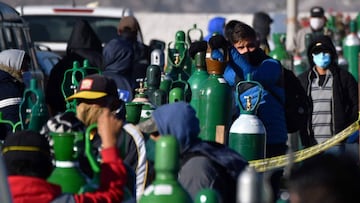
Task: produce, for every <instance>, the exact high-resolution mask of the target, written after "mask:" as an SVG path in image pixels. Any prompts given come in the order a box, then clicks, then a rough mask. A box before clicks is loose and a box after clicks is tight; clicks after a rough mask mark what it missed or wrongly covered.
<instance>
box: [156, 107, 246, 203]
mask: <svg viewBox="0 0 360 203" xmlns="http://www.w3.org/2000/svg"><path fill="white" fill-rule="evenodd" d="M152 117H153V119H154V121H155V123H156V126H157V128H158V131H159V133H160V135H172V136H175V137H176V139H177V141H178V142H179V146H180V163H181V164H180V165H181V166H180V171H179V182H180V183H181V184H182V185H183V186H184V188H186V189H187V191H188V192H189V193H190V195H191V196H192V197H193V198H194V197H195V195H196V194H197V193H198V192H199V191H200V190H201V189H203V188H212V189H216V190H217V191H218V192H219V193H220V195H221V196H222V198H223V202H228V203H233V202H235V197H236V192H235V189H236V180H237V177H238V175H239V174H240V172H241V171H242V170H243V169H244V168H245V166H246V165H247V164H248V163H247V162H246V160H245V159H243V158H242V157H241V156H240V155H239V154H238V153H237V152H235V151H233V150H231V149H230V148H228V147H227V146H225V145H222V144H218V143H215V142H208V141H201V140H200V139H199V138H198V134H199V132H200V127H199V120H198V119H197V117H196V112H195V110H194V109H193V108H192V107H191V106H190V105H189V104H188V103H186V102H183V101H181V102H175V103H171V104H165V105H162V106H160V107H159V108H157V109H156V110H155V111H154V112H153V113H152Z"/></svg>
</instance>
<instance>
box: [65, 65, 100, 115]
mask: <svg viewBox="0 0 360 203" xmlns="http://www.w3.org/2000/svg"><path fill="white" fill-rule="evenodd" d="M91 73H101V71H100V69H99V68H96V67H90V64H89V60H87V59H85V60H84V61H83V67H80V64H79V62H78V61H74V63H73V67H72V68H70V69H68V70H66V71H65V73H64V77H63V81H62V83H61V93H62V95H63V96H64V99H66V98H67V97H69V96H71V95H73V94H74V93H76V91H77V88H78V87H79V84H80V81H81V80H82V79H83V78H84V77H86V76H87V75H89V74H91ZM65 102H66V111H72V112H76V104H77V103H76V99H74V100H72V101H66V100H65Z"/></svg>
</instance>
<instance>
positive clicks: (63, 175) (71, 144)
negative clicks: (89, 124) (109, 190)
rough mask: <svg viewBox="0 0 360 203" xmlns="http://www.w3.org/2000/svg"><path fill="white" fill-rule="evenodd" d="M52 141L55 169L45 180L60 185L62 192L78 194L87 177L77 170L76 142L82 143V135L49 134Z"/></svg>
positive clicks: (73, 133)
mask: <svg viewBox="0 0 360 203" xmlns="http://www.w3.org/2000/svg"><path fill="white" fill-rule="evenodd" d="M50 136H51V138H52V140H53V141H54V156H55V169H54V170H53V172H52V173H51V175H50V177H49V178H48V179H47V180H48V181H49V182H50V183H54V184H57V185H60V187H61V190H62V192H66V193H79V191H80V189H81V188H82V187H83V186H84V185H86V183H87V181H86V179H87V177H86V176H85V175H84V174H83V173H82V171H81V170H80V168H79V163H78V160H77V159H78V155H79V153H78V152H79V151H75V150H74V149H75V146H76V145H77V143H76V142H84V138H83V137H84V135H83V133H80V132H79V133H75V132H71V133H50Z"/></svg>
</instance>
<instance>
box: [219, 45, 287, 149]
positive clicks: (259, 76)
mask: <svg viewBox="0 0 360 203" xmlns="http://www.w3.org/2000/svg"><path fill="white" fill-rule="evenodd" d="M230 53H231V57H232V62H231V63H229V64H228V66H227V67H226V71H225V73H224V78H225V80H227V81H228V83H229V84H230V85H232V86H234V85H235V84H236V82H235V81H236V76H237V77H238V78H240V79H243V78H247V75H248V74H250V75H251V78H252V80H253V81H257V82H259V83H260V84H261V85H262V86H263V87H264V89H263V94H262V97H261V100H260V103H259V108H258V111H257V116H258V117H259V119H260V120H261V121H262V122H263V124H264V126H265V129H266V138H267V140H266V143H267V144H285V143H286V141H287V129H286V122H285V111H284V107H283V105H282V103H284V101H285V92H284V88H283V87H282V86H281V84H280V83H279V81H280V78H281V76H282V67H281V64H280V63H279V62H278V61H277V60H274V59H272V58H269V57H266V56H265V55H263V56H259V58H261V57H264V60H262V62H261V63H260V64H259V65H258V66H256V67H254V66H252V65H251V64H249V63H248V62H247V60H246V59H245V58H244V57H243V56H242V55H240V54H239V53H238V52H237V50H236V49H235V48H232V49H231V50H230ZM262 54H264V53H262ZM239 90H240V93H241V94H240V97H236V98H237V100H238V98H240V101H241V104H246V100H245V96H249V95H251V97H252V105H253V106H254V105H255V103H256V101H257V97H258V92H259V90H260V89H259V87H258V86H255V87H251V88H249V87H247V88H241V87H239ZM272 94H276V97H274V96H273V95H272ZM235 95H236V94H235ZM277 98H281V99H282V102H279V101H278V99H277ZM243 109H245V106H244V105H243Z"/></svg>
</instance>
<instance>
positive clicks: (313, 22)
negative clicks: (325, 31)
mask: <svg viewBox="0 0 360 203" xmlns="http://www.w3.org/2000/svg"><path fill="white" fill-rule="evenodd" d="M324 25H325V20H324V19H323V18H310V26H311V28H312V29H313V30H320V29H322V28H323V27H324Z"/></svg>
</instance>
